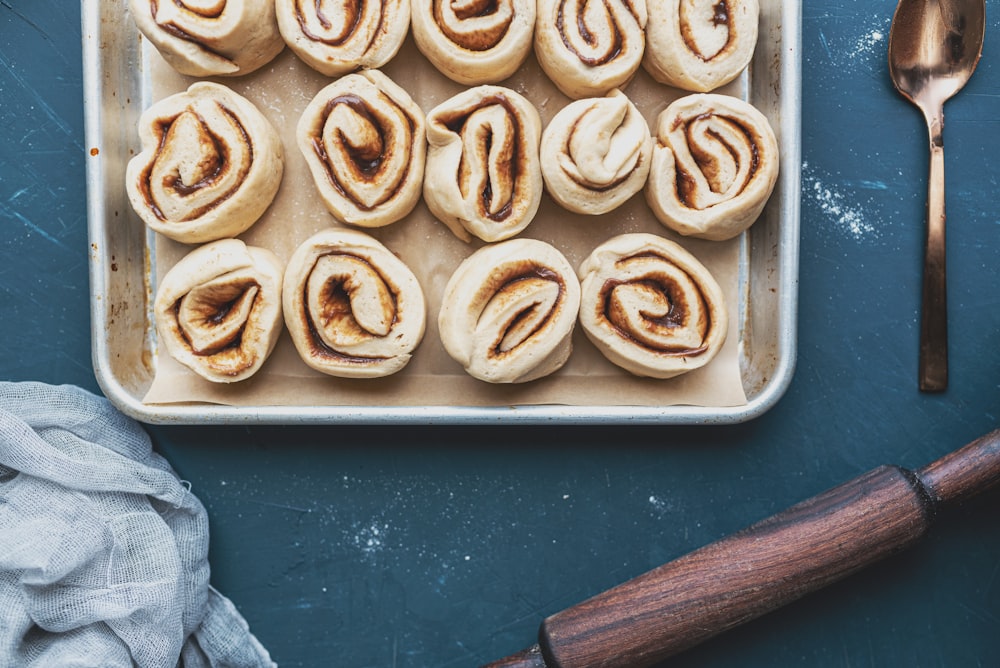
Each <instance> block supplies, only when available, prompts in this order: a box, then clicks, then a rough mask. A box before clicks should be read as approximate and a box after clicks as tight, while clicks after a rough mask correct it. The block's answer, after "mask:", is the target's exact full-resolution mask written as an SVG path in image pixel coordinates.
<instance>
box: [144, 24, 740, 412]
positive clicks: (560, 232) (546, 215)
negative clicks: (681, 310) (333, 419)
mask: <svg viewBox="0 0 1000 668" xmlns="http://www.w3.org/2000/svg"><path fill="white" fill-rule="evenodd" d="M144 46H145V48H146V51H147V53H148V59H147V63H148V64H149V68H150V75H151V81H152V98H153V100H154V101H155V100H159V99H162V98H163V97H166V96H167V95H170V94H172V93H175V92H179V91H182V90H185V89H187V87H188V86H189V85H190V84H191V83H193V82H194V81H195V80H196V79H194V78H191V77H184V76H181V75H179V74H177V73H176V72H174V71H173V70H172V69H171V68H170V67H169V66H168V65H167V64H166V62H165V61H164V60H163V59H162V58H160V57H159V55H158V54H157V53H156V52H155V50H154V49H152V48H150V46H149V44H148V43H147V44H146V45H144ZM382 71H383V72H384V73H385V74H387V75H388V76H389V77H390V78H391V79H393V80H394V81H395V82H396V83H397V84H399V85H401V86H402V87H403V88H404V89H406V90H407V91H408V92H409V93H410V95H411V96H412V97H413V99H414V100H415V101H416V102H417V104H418V105H419V106H420V107H421V108H422V109H423V110H424V112H425V113H427V112H428V111H430V110H431V109H432V108H433V107H434V106H435V105H437V104H438V103H440V102H442V101H444V100H446V99H448V98H449V97H451V96H452V95H455V94H457V93H459V92H461V91H462V90H464V89H465V87H464V86H462V85H460V84H456V83H454V82H452V81H450V80H449V79H447V78H446V77H444V76H443V75H441V74H440V73H438V72H437V70H436V69H435V68H434V67H433V65H431V64H430V62H429V61H428V60H427V59H425V58H424V57H423V56H422V55H421V54H420V52H419V51H418V50H417V49H416V47H415V45H414V43H413V40H412V37H408V38H407V40H406V42H405V43H404V45H403V47H402V49H401V50H400V52H399V54H398V55H397V56H396V57H395V58H394V59H393V60H392V61H391V62H390V63H389V64H388V65H386V66H385V67H383V68H382ZM212 80H213V81H216V82H217V83H221V84H223V85H226V86H229V87H230V88H232V89H233V90H235V91H236V92H238V93H240V94H241V95H244V96H245V97H247V98H248V99H250V100H251V101H252V102H254V103H255V104H256V105H257V106H258V108H260V110H261V111H262V112H263V113H264V115H265V116H267V117H268V119H269V120H270V121H271V122H272V123H273V124H274V125H275V127H276V128H277V129H278V131H279V134H280V136H281V139H282V142H283V144H284V148H285V171H284V176H283V179H282V184H281V187H280V189H279V191H278V195H277V197H276V199H275V201H274V203H273V204H272V206H271V207H270V208H269V209H268V211H267V213H266V214H265V215H264V217H263V218H262V219H261V220H260V221H258V222H257V223H256V224H255V225H254V226H253V227H252V228H251V229H250V230H248V231H247V232H245V233H244V234H242V235H241V236H240V238H241V239H243V240H244V241H245V242H246V243H248V244H250V245H256V246H263V247H266V248H270V249H271V250H272V251H274V252H275V253H276V254H277V255H278V257H279V258H281V259H282V260H287V259H288V258H289V257H290V256H291V254H292V252H293V251H294V250H295V248H296V247H297V246H298V245H299V244H300V243H302V242H303V241H305V239H307V238H308V237H309V236H311V235H312V234H314V233H315V232H317V231H319V230H321V229H325V228H327V227H330V226H339V225H341V224H340V223H338V222H337V221H336V219H335V218H334V217H333V216H332V215H331V214H330V213H328V212H327V210H326V208H325V207H324V206H323V203H322V201H321V200H320V198H319V194H318V192H317V190H316V188H315V185H314V184H313V181H312V177H311V176H310V174H309V171H308V168H307V166H306V163H305V159H304V158H303V156H302V155H301V153H300V152H299V149H298V147H297V144H296V141H295V126H296V123H297V122H298V118H299V115H300V113H301V111H302V109H304V108H305V106H306V104H308V102H309V101H310V100H311V99H312V97H313V96H314V95H315V94H316V93H317V92H318V91H319V90H320V89H321V88H322V87H324V86H325V85H327V84H328V83H330V82H331V81H332V79H329V78H327V77H324V76H323V75H320V74H319V73H317V72H315V71H313V70H312V69H310V68H309V67H308V66H306V65H305V64H303V63H302V62H301V61H299V60H298V59H297V57H296V56H295V55H294V53H292V52H291V50H289V49H285V51H283V52H282V53H281V54H279V55H278V57H277V58H276V59H275V60H274V61H273V62H272V63H270V64H269V65H266V66H265V67H264V68H263V69H262V70H260V71H258V72H255V73H252V74H249V75H246V76H245V77H240V78H214V79H212ZM501 85H504V86H507V87H509V88H512V89H514V90H516V91H517V92H519V93H521V94H522V95H524V96H525V97H527V98H528V99H529V100H531V101H532V102H533V103H534V104H535V106H536V107H537V108H538V111H539V114H540V115H541V117H542V123H543V127H544V125H545V124H547V123H548V121H549V119H550V118H551V117H552V116H553V115H554V114H555V113H556V112H557V111H558V110H559V109H561V108H562V107H563V106H564V105H566V104H568V103H569V102H570V101H571V100H570V99H569V98H567V97H565V96H564V95H562V94H561V93H560V92H559V91H558V89H556V87H555V86H554V85H553V84H552V83H551V82H550V81H549V80H548V79H547V77H546V76H545V74H544V73H543V72H542V71H541V69H540V68H539V66H538V64H537V62H536V61H535V59H534V57H533V56H529V59H528V60H527V61H526V63H525V64H524V65H523V66H522V67H521V68H520V69H519V70H518V72H516V73H515V74H514V76H512V77H511V78H510V79H507V80H506V81H504V82H502V83H501ZM746 88H747V82H746V75H744V76H743V77H742V78H741V79H738V80H737V81H736V82H733V83H732V84H730V85H728V86H727V87H725V88H723V89H720V90H719V91H717V92H721V93H726V94H730V95H735V96H738V97H743V96H744V91H745V90H746ZM624 92H625V93H626V94H627V95H628V96H629V98H630V99H631V100H632V101H633V102H634V103H635V104H636V106H637V107H638V108H639V110H640V111H641V112H642V113H643V115H644V116H645V118H646V121H647V123H649V125H650V131H651V132H653V131H655V122H656V116H657V114H659V112H660V111H662V110H663V109H664V108H665V107H666V106H667V105H668V104H669V103H670V102H672V101H673V100H674V99H676V98H677V97H678V96H680V95H682V94H683V92H681V91H678V90H677V89H674V88H670V87H667V86H663V85H661V84H658V83H656V82H655V81H654V80H653V79H651V78H650V77H649V76H648V75H646V74H645V72H643V71H642V70H641V69H640V71H639V73H638V74H637V75H636V77H635V78H634V79H633V81H632V82H631V83H630V84H629V85H628V86H627V87H626V88H624ZM364 231H365V232H368V233H369V234H371V235H372V236H374V237H376V238H377V239H379V240H380V241H382V243H384V244H385V245H386V246H388V247H389V249H390V250H392V251H393V252H395V253H396V254H397V255H398V256H399V257H400V258H401V259H402V260H403V261H404V262H406V263H407V264H408V265H409V267H410V268H411V269H412V270H413V272H414V273H415V274H416V276H417V278H418V279H419V280H420V283H421V285H422V287H423V289H424V293H425V296H426V298H427V305H428V313H427V331H426V333H425V335H424V338H423V341H422V342H421V344H420V346H419V347H418V348H417V350H416V351H415V353H414V357H413V359H412V360H411V361H410V363H409V365H408V366H407V367H406V368H404V369H403V370H402V371H400V372H398V373H397V374H395V375H393V376H390V377H386V378H379V379H339V378H333V377H330V376H326V375H323V374H320V373H318V372H316V371H313V370H312V369H310V368H309V367H307V366H306V365H305V363H303V362H302V361H301V360H300V359H299V357H298V354H297V352H296V350H295V348H294V346H293V345H292V343H291V340H290V338H289V337H288V335H287V333H285V332H283V333H282V335H281V338H280V340H279V342H278V345H277V347H276V348H275V351H274V353H273V354H272V355H271V357H270V358H269V359H268V361H267V362H266V363H265V364H264V366H263V368H262V369H261V370H260V371H259V372H258V373H257V374H256V375H255V376H253V377H252V378H250V379H248V380H245V381H242V382H239V383H234V384H229V385H226V384H215V383H211V382H208V381H205V380H203V379H201V378H200V377H199V376H197V375H196V374H194V373H193V372H191V371H189V370H187V369H186V368H185V367H184V366H182V365H181V364H179V363H178V362H176V361H174V360H173V359H172V358H170V357H169V355H167V354H166V352H165V351H163V350H162V349H161V350H160V351H159V352H158V354H157V355H156V375H155V378H154V380H153V383H152V386H151V387H150V389H149V391H148V393H147V394H146V396H145V398H144V400H143V401H144V402H145V403H147V404H166V403H192V402H195V403H197V402H208V403H217V404H227V405H234V406H268V405H273V406H288V405H295V406H338V405H344V406H371V405H375V406H416V405H419V406H510V405H518V404H522V405H526V404H564V405H577V406H588V405H599V406H612V405H641V406H666V405H675V404H684V405H697V406H718V407H727V406H739V405H743V404H745V403H746V401H747V400H746V395H745V392H744V389H743V386H742V383H741V380H740V371H739V343H740V341H739V331H738V327H739V322H740V314H739V313H738V312H737V309H738V306H739V298H738V295H739V291H740V289H741V286H740V284H739V281H740V262H741V253H740V242H739V239H738V238H737V239H734V240H731V241H725V242H709V241H700V240H691V239H686V238H683V237H680V236H679V235H675V234H674V233H672V232H670V231H669V230H667V229H666V228H665V227H663V226H662V225H661V224H660V223H659V222H658V221H657V220H656V219H655V218H654V217H653V214H652V212H651V211H650V209H649V207H648V206H647V205H646V202H645V199H644V197H643V196H642V193H639V194H637V195H636V196H634V197H633V198H632V199H631V200H629V201H628V202H626V203H625V204H624V205H623V206H621V207H619V208H618V209H616V210H615V211H613V212H611V213H608V214H605V215H601V216H584V215H579V214H572V213H570V212H568V211H566V210H565V209H562V208H561V207H560V206H559V205H557V204H556V203H555V202H554V201H553V200H552V199H550V198H549V197H548V195H547V194H546V195H545V196H544V197H543V200H542V204H541V206H540V208H539V211H538V214H537V216H536V217H535V219H534V221H533V222H532V223H531V224H530V225H529V226H528V227H527V229H526V230H525V231H524V232H522V233H521V235H520V236H521V237H528V238H535V239H541V240H543V241H547V242H549V243H552V244H553V245H555V246H556V247H557V248H559V249H560V250H561V251H562V252H563V253H564V254H565V255H566V257H567V259H568V260H569V261H570V263H571V264H572V265H573V266H577V267H578V266H579V265H580V263H581V262H582V261H583V260H584V259H585V258H586V257H587V255H589V254H590V252H591V251H592V250H593V249H594V248H595V247H596V246H598V245H599V244H600V243H602V242H603V241H605V240H606V239H608V238H610V237H612V236H614V235H616V234H621V233H624V232H640V231H643V232H651V233H654V234H659V235H661V236H665V237H667V238H670V239H673V240H675V241H678V242H679V243H681V244H682V245H683V246H685V247H686V248H687V249H688V250H690V251H691V252H692V253H694V254H695V255H696V256H697V257H698V258H699V259H700V260H701V261H702V262H703V263H704V264H705V265H706V267H707V268H708V269H709V270H710V271H711V272H712V273H713V275H714V276H715V277H716V279H717V280H718V281H719V284H720V285H721V286H722V288H723V291H724V293H725V295H726V299H727V304H728V308H729V313H730V318H729V333H728V337H727V341H726V344H725V346H724V348H723V350H722V351H721V352H720V353H719V355H717V356H716V358H715V359H714V360H713V361H712V362H710V363H709V364H708V365H706V366H705V367H703V368H701V369H698V370H695V371H692V372H689V373H687V374H684V375H682V376H678V377H676V378H672V379H668V380H654V379H642V378H638V377H636V376H633V375H631V374H629V373H627V372H625V371H623V370H621V369H620V368H618V367H617V366H615V365H613V364H611V363H610V362H608V361H607V360H606V359H605V358H604V356H603V355H601V353H600V352H598V351H597V349H596V348H594V346H593V345H592V344H591V343H590V341H588V340H587V338H586V336H585V335H584V334H583V331H582V329H581V328H580V327H579V326H577V328H576V330H575V332H574V349H573V353H572V355H571V356H570V359H569V361H568V362H567V364H566V365H565V366H564V367H563V368H562V369H560V370H559V371H558V372H556V373H554V374H552V375H551V376H548V377H546V378H543V379H539V380H536V381H533V382H530V383H523V384H516V385H491V384H489V383H485V382H482V381H479V380H476V379H474V378H472V377H471V376H469V375H468V374H466V373H465V371H464V370H463V369H462V367H461V366H460V365H459V364H457V363H456V362H454V361H453V360H452V359H451V358H450V357H449V356H448V354H447V353H446V352H445V350H444V347H443V346H442V345H441V342H440V340H439V338H438V332H437V314H438V311H439V309H440V305H441V294H442V292H443V290H444V286H445V284H446V282H447V281H448V278H449V277H450V276H451V273H452V271H453V270H454V269H455V268H456V267H457V266H458V264H459V263H460V262H461V261H462V260H463V259H464V258H465V257H467V256H468V255H469V254H471V253H472V252H473V251H474V250H476V249H477V248H479V247H481V246H482V245H483V242H481V241H478V240H475V241H473V242H472V243H469V244H466V243H465V242H463V241H461V240H459V239H458V238H456V237H455V236H454V235H452V233H451V232H450V231H449V230H448V229H447V228H446V227H445V225H444V224H443V223H440V222H439V221H437V220H435V219H434V217H433V216H431V214H430V212H429V211H428V209H427V207H426V206H425V205H424V204H423V202H420V203H419V204H418V205H417V207H416V209H415V210H414V211H413V213H412V214H411V215H410V216H409V217H407V218H405V219H403V220H401V221H399V222H396V223H393V224H391V225H389V226H387V227H383V228H378V229H366V230H364ZM192 249H193V247H192V246H186V245H184V244H180V243H177V242H174V241H171V240H169V239H167V238H165V237H162V236H160V235H157V238H156V243H155V267H154V276H153V277H152V282H153V288H154V290H155V287H156V276H157V275H163V273H165V272H166V271H167V269H169V267H170V266H172V265H173V264H174V263H175V262H176V261H177V260H178V259H180V257H182V256H183V255H184V254H186V253H187V252H190V250H192Z"/></svg>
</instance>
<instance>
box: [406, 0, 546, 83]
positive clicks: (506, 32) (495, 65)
mask: <svg viewBox="0 0 1000 668" xmlns="http://www.w3.org/2000/svg"><path fill="white" fill-rule="evenodd" d="M412 12H413V19H412V24H413V39H414V42H415V43H416V45H417V48H418V49H419V50H420V52H421V53H423V54H424V56H426V57H427V59H428V60H429V61H431V63H432V64H433V65H434V67H436V68H437V69H438V70H439V71H440V72H441V73H442V74H444V75H445V76H446V77H448V78H449V79H451V80H452V81H456V82H458V83H460V84H465V85H466V86H475V85H478V84H486V83H497V82H499V81H502V80H503V79H506V78H507V77H509V76H510V75H512V74H513V73H514V72H515V71H516V70H517V68H518V67H520V66H521V64H522V63H523V62H524V60H525V58H527V56H528V53H530V51H531V37H532V34H533V32H534V29H535V0H413V3H412Z"/></svg>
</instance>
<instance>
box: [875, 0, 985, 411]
mask: <svg viewBox="0 0 1000 668" xmlns="http://www.w3.org/2000/svg"><path fill="white" fill-rule="evenodd" d="M985 29H986V0H899V4H898V5H897V6H896V12H895V14H894V15H893V17H892V27H891V28H890V29H889V74H890V76H891V77H892V82H893V83H894V84H895V86H896V89H897V90H898V91H899V92H900V93H901V94H902V95H903V97H905V98H906V99H908V100H910V102H912V103H913V104H915V105H916V106H917V107H918V108H919V109H920V111H921V112H923V114H924V119H925V120H926V121H927V129H928V130H929V132H930V150H931V153H930V173H929V178H928V189H927V241H926V246H925V251H924V276H923V296H922V299H921V315H920V371H919V374H920V390H921V391H924V392H941V391H944V389H945V388H946V387H947V386H948V308H947V298H946V297H947V294H946V293H947V291H946V289H945V245H944V221H945V214H944V141H943V138H942V133H943V130H944V111H943V108H944V103H945V100H947V99H948V98H950V97H951V96H953V95H954V94H955V93H957V92H958V91H959V90H961V88H962V87H963V86H964V85H965V82H967V81H968V80H969V77H970V76H971V75H972V72H973V70H975V69H976V64H977V63H978V62H979V56H980V54H981V53H982V50H983V32H984V31H985Z"/></svg>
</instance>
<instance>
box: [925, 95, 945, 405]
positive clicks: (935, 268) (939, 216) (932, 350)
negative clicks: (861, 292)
mask: <svg viewBox="0 0 1000 668" xmlns="http://www.w3.org/2000/svg"><path fill="white" fill-rule="evenodd" d="M927 126H928V130H929V133H930V173H929V175H928V181H927V241H926V246H925V248H924V275H923V295H922V298H921V307H920V367H919V373H920V390H921V391H922V392H943V391H944V390H945V389H946V388H947V387H948V301H947V290H946V272H945V244H944V229H945V212H944V140H943V130H944V114H943V112H942V110H941V109H940V108H938V109H937V110H935V112H934V113H928V114H927Z"/></svg>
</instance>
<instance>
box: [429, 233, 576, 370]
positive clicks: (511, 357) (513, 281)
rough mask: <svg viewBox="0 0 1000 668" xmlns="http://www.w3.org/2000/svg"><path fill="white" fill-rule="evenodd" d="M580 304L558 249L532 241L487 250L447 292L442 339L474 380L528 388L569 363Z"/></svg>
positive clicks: (481, 251)
mask: <svg viewBox="0 0 1000 668" xmlns="http://www.w3.org/2000/svg"><path fill="white" fill-rule="evenodd" d="M579 307H580V285H579V282H578V280H577V277H576V275H575V273H574V272H573V268H572V267H571V266H570V264H569V262H568V261H567V260H566V258H565V257H564V256H563V255H562V253H560V252H559V251H558V250H557V249H556V248H555V247H553V246H551V245H549V244H547V243H545V242H543V241H536V240H534V239H510V240H508V241H503V242H500V243H497V244H492V245H489V246H484V247H482V248H480V249H479V250H478V251H476V252H475V253H473V254H472V255H470V256H469V257H468V258H466V259H465V260H464V261H463V262H462V263H461V264H460V265H459V266H458V268H457V269H456V270H455V272H454V273H453V274H452V276H451V278H450V279H449V280H448V284H447V286H446V287H445V291H444V297H443V305H442V307H441V311H440V313H439V315H438V329H439V331H440V335H441V342H442V343H443V344H444V347H445V349H446V350H447V351H448V354H449V355H451V357H452V358H453V359H454V360H455V361H457V362H458V363H459V364H461V365H462V366H463V367H464V368H465V370H466V372H467V373H469V375H471V376H472V377H474V378H478V379H479V380H484V381H486V382H489V383H523V382H528V381H531V380H535V379H537V378H541V377H543V376H547V375H549V374H551V373H553V372H555V371H556V370H558V369H559V368H561V367H562V366H563V364H565V363H566V360H567V359H568V358H569V355H570V352H571V351H572V333H573V328H574V326H575V325H576V318H577V314H578V312H579Z"/></svg>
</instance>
